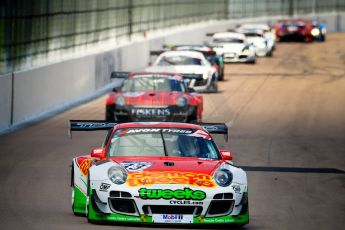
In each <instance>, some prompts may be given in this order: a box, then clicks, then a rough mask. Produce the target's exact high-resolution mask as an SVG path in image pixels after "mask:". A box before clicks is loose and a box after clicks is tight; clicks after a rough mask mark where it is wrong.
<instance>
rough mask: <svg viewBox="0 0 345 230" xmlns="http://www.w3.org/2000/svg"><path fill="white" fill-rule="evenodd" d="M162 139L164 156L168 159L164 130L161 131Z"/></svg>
mask: <svg viewBox="0 0 345 230" xmlns="http://www.w3.org/2000/svg"><path fill="white" fill-rule="evenodd" d="M160 134H161V137H162V141H163V149H164V155H165V156H166V157H167V156H168V152H167V147H166V145H165V140H164V136H163V130H162V129H161V131H160Z"/></svg>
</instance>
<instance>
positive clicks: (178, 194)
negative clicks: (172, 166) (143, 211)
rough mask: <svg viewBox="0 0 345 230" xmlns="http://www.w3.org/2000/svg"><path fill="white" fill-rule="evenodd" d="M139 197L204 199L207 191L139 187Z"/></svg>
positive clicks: (150, 198) (151, 198)
mask: <svg viewBox="0 0 345 230" xmlns="http://www.w3.org/2000/svg"><path fill="white" fill-rule="evenodd" d="M138 192H139V197H140V198H141V199H144V200H147V199H149V200H159V199H164V200H170V199H176V200H204V199H205V198H206V193H205V192H204V191H201V190H193V189H190V188H184V189H183V190H182V189H177V190H171V189H147V188H141V189H139V191H138Z"/></svg>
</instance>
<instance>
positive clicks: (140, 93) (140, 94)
mask: <svg viewBox="0 0 345 230" xmlns="http://www.w3.org/2000/svg"><path fill="white" fill-rule="evenodd" d="M144 94H145V93H144V92H127V93H124V94H123V96H125V97H140V96H142V95H144Z"/></svg>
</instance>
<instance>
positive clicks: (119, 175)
mask: <svg viewBox="0 0 345 230" xmlns="http://www.w3.org/2000/svg"><path fill="white" fill-rule="evenodd" d="M127 176H128V173H127V171H126V170H125V169H124V168H122V167H121V166H119V165H117V166H112V167H110V168H109V169H108V177H109V180H111V181H112V182H113V183H114V184H123V183H125V182H126V180H127Z"/></svg>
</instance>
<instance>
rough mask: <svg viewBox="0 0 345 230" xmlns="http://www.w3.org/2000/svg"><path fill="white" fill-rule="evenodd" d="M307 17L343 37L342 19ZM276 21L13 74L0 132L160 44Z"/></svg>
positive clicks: (179, 36) (105, 81)
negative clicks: (340, 32) (318, 21)
mask: <svg viewBox="0 0 345 230" xmlns="http://www.w3.org/2000/svg"><path fill="white" fill-rule="evenodd" d="M305 17H307V16H305ZM309 17H311V18H315V19H318V20H321V21H323V22H325V23H326V25H327V30H328V32H335V31H345V13H338V14H335V13H331V14H324V15H317V16H316V15H309ZM279 18H281V17H271V18H256V19H242V20H229V21H219V22H210V23H206V24H200V25H195V26H188V27H181V28H178V29H175V30H174V31H169V30H166V31H163V32H161V33H160V32H157V34H158V35H157V34H151V35H150V34H148V35H147V38H145V39H142V40H141V41H137V42H134V43H132V44H128V45H126V46H122V47H119V48H117V49H114V50H111V51H107V52H105V53H100V54H96V55H89V56H86V57H80V58H78V59H73V60H69V61H65V62H61V63H57V64H52V65H49V66H44V67H41V68H36V69H32V70H27V71H22V72H15V73H14V85H13V113H12V112H11V101H12V100H11V98H12V97H11V95H12V85H11V82H12V80H11V75H5V76H0V108H1V110H0V111H1V113H0V132H1V131H4V130H5V129H8V128H11V126H18V125H20V124H23V123H25V122H27V121H31V120H33V119H37V118H39V117H40V116H44V115H45V114H48V113H51V112H54V111H59V110H60V111H61V110H62V109H63V108H67V107H70V106H71V105H73V104H75V103H76V102H80V101H82V100H84V99H85V98H92V97H94V96H95V95H99V92H102V91H104V92H105V90H106V89H107V88H108V89H110V87H109V83H110V79H109V76H110V73H111V72H112V71H114V70H118V71H133V70H134V71H135V70H141V69H144V68H145V67H146V66H147V64H148V63H149V62H150V61H152V59H150V56H149V51H150V50H157V49H161V47H162V45H163V44H188V43H189V44H200V43H203V42H204V41H205V40H207V37H206V36H205V34H206V33H209V32H219V31H226V30H227V29H229V28H234V27H235V26H236V25H237V24H241V23H245V22H267V23H273V22H275V21H276V20H277V19H279ZM11 114H13V116H12V118H11ZM11 120H13V124H11Z"/></svg>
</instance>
